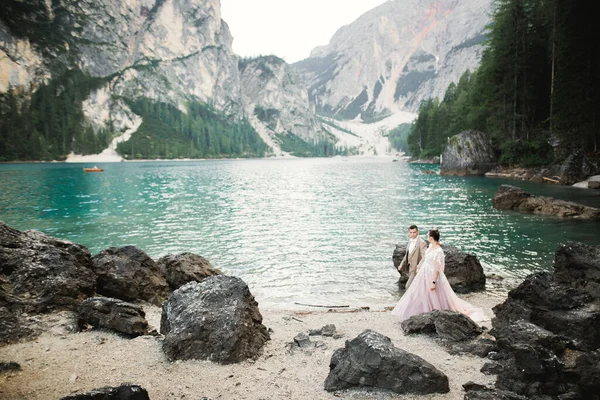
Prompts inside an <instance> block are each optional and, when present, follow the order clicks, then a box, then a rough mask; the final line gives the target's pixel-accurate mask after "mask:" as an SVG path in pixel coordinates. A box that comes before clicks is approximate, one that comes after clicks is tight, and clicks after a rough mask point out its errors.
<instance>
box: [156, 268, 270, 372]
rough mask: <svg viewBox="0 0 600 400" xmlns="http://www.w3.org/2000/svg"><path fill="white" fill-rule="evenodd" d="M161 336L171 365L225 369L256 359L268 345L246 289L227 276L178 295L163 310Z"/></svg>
mask: <svg viewBox="0 0 600 400" xmlns="http://www.w3.org/2000/svg"><path fill="white" fill-rule="evenodd" d="M160 332H161V333H162V334H164V335H165V339H164V342H163V351H164V352H165V354H166V355H167V357H168V358H169V359H171V360H187V359H207V360H211V361H216V362H220V363H224V364H226V363H235V362H240V361H243V360H246V359H249V358H250V359H253V358H256V357H258V356H259V355H260V353H261V352H262V348H263V346H264V344H265V342H266V341H267V340H269V339H270V337H269V334H268V332H267V328H266V327H265V326H264V325H263V324H262V315H261V313H260V311H259V309H258V303H257V302H256V300H254V296H252V294H251V293H250V290H249V289H248V286H247V285H246V284H245V283H244V281H242V280H241V279H239V278H236V277H233V276H224V275H217V276H213V277H209V278H206V279H205V280H203V281H202V282H200V283H198V282H190V283H188V284H186V285H184V286H182V287H180V288H179V289H177V290H175V291H174V292H173V293H172V294H171V296H170V297H169V299H168V300H167V301H166V302H165V303H164V304H163V312H162V319H161V326H160Z"/></svg>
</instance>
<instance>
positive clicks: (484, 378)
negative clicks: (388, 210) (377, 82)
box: [0, 222, 600, 400]
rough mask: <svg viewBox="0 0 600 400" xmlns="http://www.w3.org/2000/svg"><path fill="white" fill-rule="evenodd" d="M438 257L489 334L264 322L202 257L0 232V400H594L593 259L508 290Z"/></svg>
mask: <svg viewBox="0 0 600 400" xmlns="http://www.w3.org/2000/svg"><path fill="white" fill-rule="evenodd" d="M402 251H404V249H403V248H402V247H397V248H396V249H395V251H394V254H393V257H392V259H393V260H394V263H395V262H396V259H397V258H398V257H400V256H401V253H402ZM445 251H446V252H447V253H448V276H449V280H451V281H452V285H453V287H455V290H456V291H457V292H458V293H461V297H464V298H466V299H467V300H468V301H469V302H471V303H473V304H476V305H478V306H481V307H483V309H484V311H485V312H486V315H487V316H488V317H489V318H490V321H489V322H486V323H483V324H482V325H481V326H478V325H476V324H474V323H473V322H472V321H471V320H470V319H468V318H466V317H464V316H463V315H462V314H459V313H455V312H450V311H443V312H439V311H433V312H431V313H426V314H421V315H418V316H414V317H412V318H410V319H409V320H407V321H404V322H403V323H402V324H400V323H399V322H398V321H396V320H395V318H393V317H392V316H391V315H390V313H389V312H388V311H389V309H390V308H391V307H393V305H392V304H390V305H389V307H388V308H386V309H383V310H371V309H369V308H368V307H362V308H356V309H345V310H340V309H329V310H327V311H322V312H315V311H314V310H306V311H302V310H295V311H291V310H268V309H266V310H260V309H259V306H258V304H257V303H256V301H255V300H254V297H253V296H252V294H251V293H250V292H249V290H248V287H247V286H246V284H245V283H244V282H243V281H241V280H240V279H239V278H236V277H231V276H225V275H223V274H221V273H220V271H218V270H216V269H214V268H212V267H211V266H210V264H209V263H208V261H207V260H205V259H204V258H202V257H200V256H197V255H192V254H190V253H184V254H182V255H169V256H166V257H163V258H161V260H158V261H154V260H152V259H150V258H149V257H148V256H147V255H145V253H144V252H143V251H142V250H141V249H137V248H135V247H132V246H126V247H124V248H109V249H106V250H103V251H101V252H100V253H98V254H97V255H96V256H94V257H92V256H91V255H90V254H89V251H87V249H86V248H85V247H83V246H81V245H78V244H76V243H72V242H67V241H62V240H59V239H55V238H52V237H49V236H46V235H44V234H41V233H39V232H36V231H26V232H20V231H17V230H15V229H12V228H10V227H8V226H7V225H5V224H3V223H1V222H0V267H1V271H0V272H1V275H0V278H1V279H0V314H2V315H1V316H2V319H1V320H0V321H1V322H0V398H1V399H4V398H6V399H14V400H20V399H23V400H24V399H32V400H37V399H49V398H53V399H62V400H65V399H67V400H75V399H79V400H82V399H92V398H93V399H96V398H100V397H98V396H99V393H101V394H102V395H103V396H104V397H102V398H106V399H171V398H179V399H187V398H203V399H218V398H224V399H229V398H236V399H237V398H239V399H250V400H259V399H264V398H310V399H334V398H340V397H343V398H347V399H364V398H375V399H395V398H420V396H423V395H427V398H428V399H463V398H464V399H501V398H505V399H521V398H531V399H539V400H554V399H555V400H565V399H582V400H583V399H598V398H600V397H599V396H600V395H599V393H600V390H598V389H600V383H598V382H600V379H597V378H598V377H599V376H600V369H599V367H598V365H600V362H599V361H600V352H599V350H598V349H599V347H600V290H599V288H600V246H590V245H583V244H580V243H566V244H565V245H563V246H561V247H560V248H559V249H557V252H556V259H555V265H554V272H552V273H550V272H547V273H537V274H532V275H530V276H528V277H527V278H526V279H525V280H524V281H523V282H522V283H520V284H519V285H518V286H516V287H515V288H514V289H512V290H510V291H509V290H508V289H509V288H506V287H505V288H504V290H498V289H496V290H493V291H490V290H489V287H490V285H486V281H485V280H486V277H485V276H484V275H483V271H482V269H481V265H480V264H479V262H478V261H477V260H476V259H474V258H473V256H470V255H468V254H464V253H462V252H460V251H459V250H458V249H455V248H452V247H446V248H445ZM399 284H400V285H401V284H402V279H400V281H399ZM486 289H488V290H487V291H486ZM407 377H411V378H410V379H407ZM94 396H96V397H94ZM399 396H400V397H399ZM406 396H409V397H406Z"/></svg>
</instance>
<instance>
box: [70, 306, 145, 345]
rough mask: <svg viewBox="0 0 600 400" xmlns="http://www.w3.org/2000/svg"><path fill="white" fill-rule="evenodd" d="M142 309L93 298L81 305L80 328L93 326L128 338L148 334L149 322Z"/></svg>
mask: <svg viewBox="0 0 600 400" xmlns="http://www.w3.org/2000/svg"><path fill="white" fill-rule="evenodd" d="M145 315H146V314H145V313H144V310H143V309H142V307H140V306H136V305H134V304H130V303H126V302H124V301H122V300H118V299H112V298H108V297H92V298H89V299H86V300H84V301H83V302H81V304H80V305H79V326H80V327H81V328H83V327H85V326H86V325H92V326H93V327H95V328H105V329H109V330H111V331H114V332H117V333H121V334H124V335H127V336H131V337H135V336H142V335H147V334H148V321H146V318H145Z"/></svg>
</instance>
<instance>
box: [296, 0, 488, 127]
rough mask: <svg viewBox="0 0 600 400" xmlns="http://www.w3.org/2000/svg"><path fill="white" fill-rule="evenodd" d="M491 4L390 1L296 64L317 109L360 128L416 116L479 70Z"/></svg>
mask: <svg viewBox="0 0 600 400" xmlns="http://www.w3.org/2000/svg"><path fill="white" fill-rule="evenodd" d="M491 7H492V0H464V1H462V0H461V1H458V0H425V1H419V2H414V1H410V0H390V1H388V2H386V3H384V4H382V5H381V6H379V7H377V8H374V9H373V10H371V11H369V12H367V13H365V14H363V15H362V16H361V17H360V18H358V19H357V20H356V21H355V22H353V23H352V24H350V25H347V26H344V27H342V28H340V29H339V30H338V31H337V32H336V34H335V35H334V36H333V37H332V39H331V41H330V42H329V44H328V45H327V46H322V47H318V48H316V49H314V50H313V52H312V53H311V56H310V57H309V58H308V59H306V60H303V61H300V62H298V63H295V64H294V66H295V67H296V68H298V70H299V71H300V73H301V75H302V77H303V79H305V80H306V82H307V83H308V85H309V95H310V97H311V100H312V101H313V102H314V103H315V104H316V105H317V107H318V109H319V110H322V111H323V112H325V113H328V114H331V115H335V116H336V117H341V118H345V119H354V118H355V117H356V116H358V115H361V117H362V119H363V120H365V121H368V120H373V119H379V118H381V117H383V116H386V115H388V114H390V113H394V112H396V111H397V110H407V111H417V110H418V107H419V105H420V103H421V101H422V100H423V99H426V98H430V97H436V96H437V97H443V95H444V93H445V91H446V89H447V88H448V85H449V84H450V83H452V82H457V81H458V79H459V77H460V76H461V75H462V74H463V73H464V72H465V71H466V70H467V69H471V70H472V69H475V68H477V66H478V65H479V60H480V56H481V51H482V41H483V39H484V28H485V26H486V25H487V24H488V23H489V22H490V16H489V13H490V11H491Z"/></svg>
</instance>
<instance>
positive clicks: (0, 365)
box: [0, 361, 21, 373]
mask: <svg viewBox="0 0 600 400" xmlns="http://www.w3.org/2000/svg"><path fill="white" fill-rule="evenodd" d="M20 370H21V365H20V364H19V363H16V362H14V361H8V362H7V361H0V373H2V372H13V371H20Z"/></svg>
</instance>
